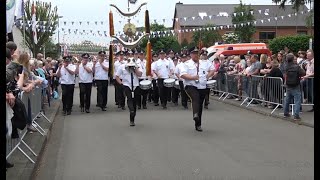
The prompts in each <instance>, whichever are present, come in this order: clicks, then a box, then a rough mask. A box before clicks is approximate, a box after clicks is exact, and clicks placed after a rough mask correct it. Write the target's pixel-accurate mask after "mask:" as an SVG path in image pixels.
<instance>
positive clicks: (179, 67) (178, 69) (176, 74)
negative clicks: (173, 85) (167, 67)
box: [174, 62, 184, 81]
mask: <svg viewBox="0 0 320 180" xmlns="http://www.w3.org/2000/svg"><path fill="white" fill-rule="evenodd" d="M182 66H184V63H183V62H180V63H179V64H177V66H176V68H175V69H174V74H175V76H176V77H178V79H179V80H180V81H181V80H182V78H180V73H181V67H182Z"/></svg>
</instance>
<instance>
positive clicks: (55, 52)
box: [44, 40, 60, 59]
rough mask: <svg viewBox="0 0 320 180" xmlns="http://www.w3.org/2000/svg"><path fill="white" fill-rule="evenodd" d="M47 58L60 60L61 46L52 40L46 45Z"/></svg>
mask: <svg viewBox="0 0 320 180" xmlns="http://www.w3.org/2000/svg"><path fill="white" fill-rule="evenodd" d="M44 47H45V49H44V50H45V53H46V57H52V58H54V59H57V58H59V52H60V49H59V46H58V44H54V43H53V42H52V41H51V40H49V41H47V42H46V43H45V44H44Z"/></svg>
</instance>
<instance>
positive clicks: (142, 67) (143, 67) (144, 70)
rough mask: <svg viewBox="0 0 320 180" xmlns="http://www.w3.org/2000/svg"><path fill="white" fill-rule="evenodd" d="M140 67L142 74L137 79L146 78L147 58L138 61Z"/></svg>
mask: <svg viewBox="0 0 320 180" xmlns="http://www.w3.org/2000/svg"><path fill="white" fill-rule="evenodd" d="M139 64H140V67H141V69H140V70H141V71H142V75H141V77H139V79H146V78H147V60H145V59H144V60H142V61H140V62H139Z"/></svg>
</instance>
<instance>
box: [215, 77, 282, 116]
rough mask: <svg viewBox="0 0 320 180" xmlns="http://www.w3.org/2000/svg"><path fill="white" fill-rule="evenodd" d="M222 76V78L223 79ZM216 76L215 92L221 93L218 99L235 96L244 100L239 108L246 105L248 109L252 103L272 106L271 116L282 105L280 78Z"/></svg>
mask: <svg viewBox="0 0 320 180" xmlns="http://www.w3.org/2000/svg"><path fill="white" fill-rule="evenodd" d="M223 76H224V77H223ZM223 76H221V75H220V76H218V77H217V78H216V80H217V89H213V91H217V92H220V93H222V95H221V96H220V97H219V99H221V98H223V97H224V98H223V100H225V99H226V98H227V97H229V96H237V97H238V98H242V99H244V100H243V101H242V103H241V104H240V105H241V106H242V105H243V104H245V103H247V105H246V107H248V106H249V105H250V104H251V103H252V102H253V101H259V102H264V103H268V104H273V105H275V107H274V108H273V110H272V111H271V114H273V113H274V111H275V110H276V109H277V108H278V107H279V106H281V105H282V104H283V100H284V88H283V80H282V79H281V78H280V77H265V76H254V75H253V76H251V77H247V76H244V75H242V74H227V73H225V74H223Z"/></svg>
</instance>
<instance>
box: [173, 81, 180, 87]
mask: <svg viewBox="0 0 320 180" xmlns="http://www.w3.org/2000/svg"><path fill="white" fill-rule="evenodd" d="M174 87H175V88H176V89H180V85H179V80H176V82H174Z"/></svg>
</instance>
